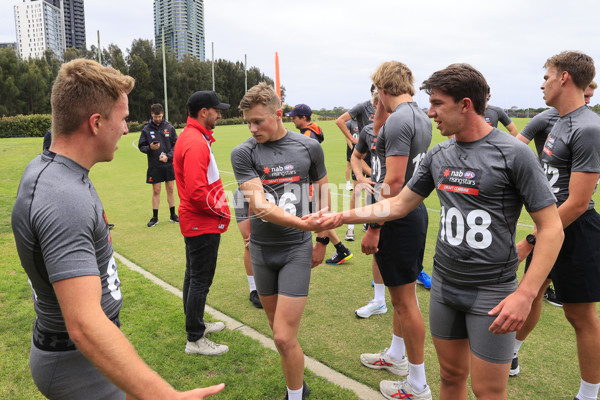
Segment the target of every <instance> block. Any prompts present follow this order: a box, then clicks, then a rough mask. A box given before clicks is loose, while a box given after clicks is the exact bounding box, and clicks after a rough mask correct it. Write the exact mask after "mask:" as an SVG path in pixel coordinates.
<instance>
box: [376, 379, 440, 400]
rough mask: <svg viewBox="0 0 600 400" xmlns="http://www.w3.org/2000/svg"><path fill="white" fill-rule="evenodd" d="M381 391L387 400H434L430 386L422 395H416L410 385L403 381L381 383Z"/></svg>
mask: <svg viewBox="0 0 600 400" xmlns="http://www.w3.org/2000/svg"><path fill="white" fill-rule="evenodd" d="M379 391H380V392H381V394H382V395H383V397H385V398H386V399H390V400H396V399H410V400H432V398H431V390H429V385H427V387H426V388H425V389H424V390H423V391H422V392H420V393H415V391H414V389H413V388H412V386H411V385H410V383H408V380H403V381H381V382H379Z"/></svg>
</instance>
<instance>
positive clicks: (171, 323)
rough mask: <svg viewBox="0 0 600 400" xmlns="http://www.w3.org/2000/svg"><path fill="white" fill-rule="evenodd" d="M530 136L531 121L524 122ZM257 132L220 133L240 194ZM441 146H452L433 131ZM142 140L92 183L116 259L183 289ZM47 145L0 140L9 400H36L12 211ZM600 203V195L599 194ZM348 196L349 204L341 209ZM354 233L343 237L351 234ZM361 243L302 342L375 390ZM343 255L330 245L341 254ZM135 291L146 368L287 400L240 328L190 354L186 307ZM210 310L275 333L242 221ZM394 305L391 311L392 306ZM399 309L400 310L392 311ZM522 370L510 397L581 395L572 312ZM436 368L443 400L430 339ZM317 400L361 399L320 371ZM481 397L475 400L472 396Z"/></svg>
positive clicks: (378, 319) (547, 315)
mask: <svg viewBox="0 0 600 400" xmlns="http://www.w3.org/2000/svg"><path fill="white" fill-rule="evenodd" d="M515 123H516V124H517V127H518V128H519V130H521V129H522V128H523V127H524V125H525V123H526V120H525V119H516V120H515ZM320 125H321V127H322V128H323V130H324V132H325V137H326V139H325V142H324V143H323V148H324V150H325V155H326V165H327V170H328V178H329V181H330V182H333V183H335V184H338V187H339V191H338V194H337V198H338V199H340V201H339V204H340V205H341V204H342V203H344V202H346V203H347V200H348V198H347V197H346V196H347V193H344V192H343V191H342V189H341V188H342V187H343V184H345V178H344V169H345V164H346V161H345V142H344V140H343V136H342V135H341V134H340V133H339V131H338V129H337V127H336V126H335V124H334V122H333V121H326V122H323V123H321V124H320ZM248 136H249V132H248V129H247V127H246V126H222V127H221V126H219V127H217V129H216V135H215V137H216V139H217V142H215V143H214V145H213V151H214V153H215V156H216V159H217V163H218V165H219V169H220V170H221V171H222V179H223V182H224V184H225V186H226V187H227V188H234V187H235V186H236V183H235V179H234V177H233V175H232V173H231V171H232V169H231V165H230V162H229V154H230V151H231V149H232V148H233V147H234V146H235V145H237V144H239V143H240V142H242V141H243V140H245V139H246V138H247V137H248ZM433 137H434V140H433V143H437V142H439V141H441V140H442V138H441V137H440V135H439V133H438V132H437V130H435V129H434V135H433ZM138 138H139V134H137V133H132V134H129V135H127V136H124V137H123V138H122V139H121V141H120V142H119V147H120V148H119V150H118V151H117V152H116V154H115V159H114V161H113V162H111V163H104V164H99V165H96V166H95V167H94V168H93V169H92V172H91V178H92V181H93V182H94V184H95V186H96V189H97V191H98V193H99V195H100V198H101V199H102V201H103V204H104V207H105V211H106V214H107V216H108V219H109V222H111V223H114V224H115V225H116V226H115V229H113V230H112V239H113V246H114V248H115V250H116V251H117V252H119V253H120V254H122V255H123V256H125V257H127V258H128V259H130V260H132V261H133V262H135V263H136V264H138V265H140V266H141V267H143V268H144V269H146V270H148V271H150V272H152V273H153V274H155V275H157V276H158V277H160V278H162V279H163V280H165V281H167V282H168V283H170V284H172V285H173V286H176V287H178V288H181V287H182V282H183V274H184V269H185V256H184V243H183V238H182V236H181V234H180V231H179V227H178V226H177V225H176V224H172V223H169V222H168V207H167V203H166V195H165V193H164V190H163V194H162V200H161V209H160V212H159V220H160V224H159V225H158V226H156V227H155V228H152V229H148V228H147V227H146V223H147V222H148V220H149V219H150V217H151V202H150V200H151V188H150V186H149V185H147V184H145V183H144V182H145V173H146V157H145V155H144V154H142V153H140V152H139V151H138V150H137V145H136V144H137V140H138ZM41 145H42V140H41V138H35V139H34V138H27V139H3V140H1V141H0V157H2V160H3V162H2V164H1V165H0V259H1V261H0V273H1V274H2V277H3V278H2V279H0V312H1V314H0V315H1V317H0V330H1V331H2V332H3V333H2V340H1V341H0V398H3V399H4V398H7V399H8V398H10V399H37V398H41V396H40V395H39V394H38V393H37V391H36V389H35V386H34V385H33V382H32V380H31V377H30V375H29V369H28V359H27V358H28V352H29V346H30V335H31V325H32V323H33V319H34V313H33V307H32V301H31V298H30V288H29V285H28V284H27V278H26V275H25V274H24V272H23V270H22V268H21V267H20V265H19V261H18V257H17V255H16V250H15V246H14V240H13V237H12V232H11V229H10V212H11V209H12V205H13V203H14V199H15V196H16V191H17V185H18V182H19V179H20V176H21V174H22V172H23V169H24V168H25V166H26V164H27V162H29V160H30V159H32V158H33V157H35V155H36V154H38V153H39V152H40V149H41ZM595 198H596V199H597V198H598V195H597V194H596V195H595ZM341 199H344V201H341ZM426 205H427V207H428V209H429V234H428V239H427V250H426V255H425V263H424V264H425V270H426V271H427V272H429V273H431V270H432V257H433V249H434V245H435V240H436V235H437V231H438V224H439V209H440V207H439V203H438V201H437V197H436V196H435V194H432V196H430V198H428V199H427V200H426ZM531 225H532V222H531V219H530V218H529V216H528V215H527V214H525V215H523V216H522V217H521V219H520V225H519V229H518V233H517V239H521V238H523V237H524V236H525V235H526V234H527V233H529V232H530V231H531ZM344 232H345V228H343V227H341V228H339V229H338V234H339V235H340V237H343V235H344ZM356 232H357V238H356V241H355V242H349V243H347V245H348V247H349V248H350V249H351V250H352V251H353V253H354V258H352V260H350V261H349V262H348V263H346V264H343V265H340V266H328V265H321V266H319V267H317V268H316V269H314V270H313V274H312V279H311V289H310V296H309V297H308V302H307V306H306V311H305V313H304V317H303V320H302V325H301V329H300V338H299V339H300V343H301V345H302V347H303V349H304V352H305V353H306V354H307V355H310V356H312V357H314V358H316V359H318V360H319V361H321V362H323V363H325V364H327V365H328V366H330V367H331V368H333V369H335V370H337V371H339V372H341V373H343V374H345V375H347V376H349V377H351V378H353V379H356V380H358V381H360V382H362V383H364V384H366V385H368V386H370V387H372V388H374V389H377V388H378V384H379V381H380V380H381V379H393V375H391V374H389V373H388V372H385V371H376V370H371V369H367V368H364V367H362V366H361V364H360V361H359V354H360V353H363V352H378V351H381V350H382V349H383V348H384V347H387V346H389V343H390V340H391V333H392V329H391V327H392V322H391V321H392V315H391V312H388V313H387V314H385V315H381V316H375V317H371V318H370V319H368V320H361V319H357V318H356V317H355V316H354V309H355V308H357V307H359V306H362V305H364V304H366V302H367V301H368V300H369V299H370V297H372V295H373V294H372V288H371V285H370V282H371V269H370V262H371V261H370V260H371V258H370V257H367V256H365V255H364V254H362V253H361V252H360V240H361V239H362V234H363V233H362V231H361V229H360V228H359V227H357V229H356ZM332 251H333V247H331V246H330V248H329V249H328V256H330V255H331V252H332ZM119 274H120V277H121V280H122V284H123V286H122V290H123V293H124V296H125V298H124V300H125V302H124V307H123V310H122V313H123V314H122V322H123V331H124V333H125V334H126V335H127V337H128V338H129V339H130V340H131V342H132V343H133V344H134V346H135V347H136V349H137V350H138V351H139V353H140V355H141V356H142V358H144V360H146V361H147V362H148V363H149V364H150V365H151V366H152V367H153V368H155V369H157V370H158V371H159V372H160V373H161V375H163V376H165V378H166V379H167V380H168V381H169V382H171V383H172V384H173V385H174V386H175V387H176V388H178V389H186V388H191V387H195V386H206V385H210V384H215V383H218V382H225V383H226V385H227V386H226V388H225V390H224V391H223V392H222V393H221V394H219V395H218V396H216V397H215V398H222V399H279V398H282V397H283V394H284V390H285V383H284V381H283V375H282V374H281V371H280V366H279V358H278V356H277V354H276V353H275V352H273V351H271V350H266V349H264V348H263V347H261V346H260V345H259V344H258V343H257V342H255V341H253V340H251V339H248V338H246V337H244V336H243V335H241V334H240V333H238V332H235V331H233V332H232V331H226V332H224V333H219V334H216V335H214V337H213V339H214V340H215V341H217V342H219V343H225V344H228V345H229V346H230V349H231V350H230V352H229V353H227V354H226V355H223V356H220V357H216V358H210V357H194V356H186V355H185V354H184V353H183V348H184V345H185V330H184V318H183V312H182V307H181V304H180V302H181V301H180V299H178V298H176V297H175V296H173V295H171V294H169V293H166V292H164V291H163V290H162V289H160V288H159V287H157V286H154V285H153V284H151V283H150V282H148V281H146V280H145V279H143V278H142V277H141V275H139V274H137V273H135V272H132V271H129V270H127V268H126V267H121V268H120V270H119ZM417 295H418V297H419V302H420V304H421V308H422V313H423V317H424V320H425V324H426V327H427V328H428V326H429V321H428V318H429V316H428V306H429V292H428V291H427V290H425V289H423V288H422V287H421V286H419V287H418V288H417ZM208 303H209V304H210V305H211V306H212V307H214V308H216V309H218V310H219V311H222V312H224V313H225V314H228V315H230V316H231V317H233V318H235V319H237V320H239V321H241V322H243V323H244V324H246V325H248V326H251V327H253V328H254V329H256V330H258V331H259V332H262V333H263V334H265V335H267V336H270V330H269V327H268V324H267V319H266V316H265V315H264V311H262V310H258V309H255V308H254V307H252V305H251V303H250V302H249V301H248V285H247V280H246V277H245V273H244V268H243V262H242V238H241V235H240V234H239V231H238V229H237V227H236V226H235V223H232V224H231V225H230V228H229V231H228V232H226V233H225V234H224V235H223V238H222V242H221V247H220V254H219V262H218V267H217V272H216V275H215V280H214V284H213V286H212V288H211V292H210V294H209V296H208ZM388 306H390V303H389V298H388ZM390 308H391V307H390ZM519 356H520V360H521V371H522V372H521V374H520V376H518V377H517V378H514V379H511V380H510V382H509V398H517V397H518V398H520V399H559V398H565V397H569V396H571V397H573V396H574V395H575V394H576V392H577V389H578V387H579V372H578V368H577V364H576V361H575V360H576V348H575V339H574V334H573V331H572V329H571V328H570V326H569V325H568V323H567V322H566V320H565V318H564V315H563V313H562V310H561V309H559V308H557V307H552V306H549V305H548V304H544V310H543V313H542V318H541V320H540V323H539V325H538V327H537V329H536V330H535V331H534V332H533V334H532V335H531V336H530V337H529V338H528V341H527V342H526V343H525V344H524V345H523V347H522V349H521V352H520V354H519ZM425 365H426V371H427V375H428V381H429V384H430V386H431V388H432V392H433V393H434V398H436V397H437V393H439V392H438V390H439V373H438V363H437V358H436V356H435V351H434V348H433V344H432V341H431V336H430V335H429V333H428V334H427V338H426V343H425ZM306 380H307V382H308V383H309V385H310V386H311V389H312V395H311V399H313V398H314V399H353V398H356V396H355V395H354V394H353V393H352V392H349V391H347V390H343V389H341V388H339V387H337V386H335V385H333V384H331V383H328V382H327V381H325V380H324V379H322V378H319V377H316V376H315V375H314V374H311V373H307V377H306ZM470 398H474V397H473V396H472V395H470Z"/></svg>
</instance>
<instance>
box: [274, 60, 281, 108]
mask: <svg viewBox="0 0 600 400" xmlns="http://www.w3.org/2000/svg"><path fill="white" fill-rule="evenodd" d="M275 91H277V96H279V101H281V81H280V80H279V54H277V52H275Z"/></svg>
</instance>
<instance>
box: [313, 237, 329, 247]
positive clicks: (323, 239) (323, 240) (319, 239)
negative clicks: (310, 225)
mask: <svg viewBox="0 0 600 400" xmlns="http://www.w3.org/2000/svg"><path fill="white" fill-rule="evenodd" d="M316 240H317V242H319V243H321V244H324V245H325V246H327V245H328V244H329V237H328V236H323V237H320V236H317V239H316Z"/></svg>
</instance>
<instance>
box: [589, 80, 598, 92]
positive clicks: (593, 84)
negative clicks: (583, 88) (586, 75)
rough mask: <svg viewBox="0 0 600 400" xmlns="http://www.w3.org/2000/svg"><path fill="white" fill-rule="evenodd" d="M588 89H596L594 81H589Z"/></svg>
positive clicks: (596, 85)
mask: <svg viewBox="0 0 600 400" xmlns="http://www.w3.org/2000/svg"><path fill="white" fill-rule="evenodd" d="M588 87H589V88H590V89H592V90H596V89H598V84H597V83H596V82H594V81H591V82H590V84H589V85H588Z"/></svg>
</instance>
